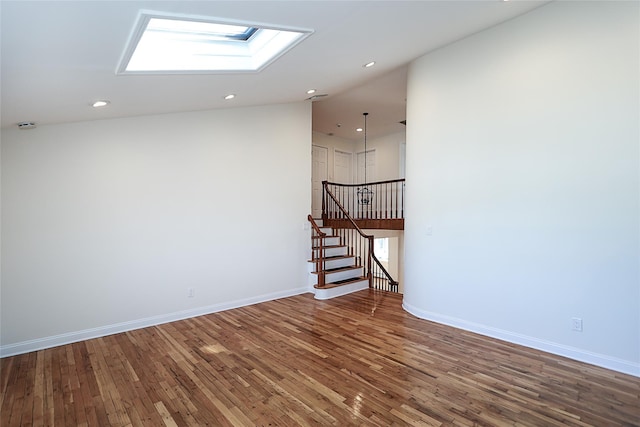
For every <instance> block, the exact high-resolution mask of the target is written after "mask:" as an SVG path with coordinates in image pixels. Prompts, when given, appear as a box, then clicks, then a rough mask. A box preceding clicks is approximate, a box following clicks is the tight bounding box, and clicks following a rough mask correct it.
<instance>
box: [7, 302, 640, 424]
mask: <svg viewBox="0 0 640 427" xmlns="http://www.w3.org/2000/svg"><path fill="white" fill-rule="evenodd" d="M401 304H402V296H401V295H398V294H390V293H386V292H382V291H370V290H365V291H362V292H358V293H355V294H351V295H347V296H344V297H341V298H338V299H334V300H329V301H317V300H315V299H313V297H312V296H311V295H309V294H307V295H299V296H294V297H290V298H283V299H279V300H275V301H270V302H265V303H261V304H256V305H253V306H248V307H242V308H238V309H234V310H228V311H225V312H221V313H215V314H211V315H207V316H200V317H197V318H193V319H186V320H183V321H179V322H174V323H169V324H163V325H158V326H155V327H150V328H145V329H140V330H135V331H130V332H127V333H123V334H116V335H111V336H107V337H104V338H99V339H93V340H88V341H85V342H81V343H75V344H70V345H68V346H61V347H56V348H52V349H47V350H41V351H38V352H34V353H29V354H24V355H20V356H13V357H8V358H5V359H2V360H0V425H1V426H3V427H4V426H32V425H33V426H87V427H93V426H99V427H103V426H129V425H131V426H153V427H157V426H163V425H166V426H206V425H209V426H325V425H334V426H347V425H348V426H395V425H397V426H401V425H421V426H464V427H470V426H477V425H483V426H487V425H491V426H506V425H514V426H536V427H537V426H574V427H585V426H598V427H600V426H606V427H609V426H640V379H639V378H636V377H632V376H628V375H624V374H620V373H617V372H612V371H609V370H606V369H602V368H598V367H595V366H591V365H587V364H583V363H579V362H576V361H572V360H569V359H565V358H562V357H558V356H554V355H550V354H547V353H543V352H540V351H536V350H532V349H529V348H524V347H520V346H517V345H514V344H510V343H506V342H503V341H498V340H494V339H491V338H487V337H483V336H480V335H476V334H473V333H470V332H466V331H461V330H457V329H454V328H450V327H447V326H443V325H439V324H436V323H432V322H427V321H424V320H421V319H417V318H415V317H413V316H411V315H410V314H408V313H406V312H405V311H403V310H402V308H401Z"/></svg>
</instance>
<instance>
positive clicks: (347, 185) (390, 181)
mask: <svg viewBox="0 0 640 427" xmlns="http://www.w3.org/2000/svg"><path fill="white" fill-rule="evenodd" d="M394 182H406V180H405V179H404V178H400V179H389V180H386V181H375V182H364V183H362V184H342V183H339V182H330V181H322V185H324V184H325V183H327V185H337V186H339V187H366V186H367V185H380V184H392V183H394Z"/></svg>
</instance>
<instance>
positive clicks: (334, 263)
mask: <svg viewBox="0 0 640 427" xmlns="http://www.w3.org/2000/svg"><path fill="white" fill-rule="evenodd" d="M352 265H356V258H355V257H349V258H338V259H325V261H324V268H325V269H327V270H331V269H332V268H340V267H351V266H352ZM309 266H310V267H311V268H310V269H309V270H308V271H309V272H311V273H312V272H314V271H316V263H315V262H313V261H309Z"/></svg>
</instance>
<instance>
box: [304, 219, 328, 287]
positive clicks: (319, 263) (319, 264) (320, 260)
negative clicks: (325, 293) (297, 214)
mask: <svg viewBox="0 0 640 427" xmlns="http://www.w3.org/2000/svg"><path fill="white" fill-rule="evenodd" d="M307 219H308V220H309V222H310V223H311V227H312V228H313V231H314V232H315V233H316V235H317V236H318V240H319V241H320V246H318V256H317V257H316V254H315V248H313V247H312V248H311V259H312V260H313V261H315V264H316V273H318V287H324V285H325V271H324V266H325V263H324V237H325V236H326V235H327V233H325V232H324V231H322V230H320V227H318V224H317V223H316V221H315V220H314V219H313V217H312V216H311V215H309V216H307ZM312 246H313V245H312Z"/></svg>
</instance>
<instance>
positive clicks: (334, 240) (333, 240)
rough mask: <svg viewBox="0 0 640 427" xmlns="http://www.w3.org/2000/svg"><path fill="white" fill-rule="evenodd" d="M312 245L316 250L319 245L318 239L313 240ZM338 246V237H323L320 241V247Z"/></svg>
mask: <svg viewBox="0 0 640 427" xmlns="http://www.w3.org/2000/svg"><path fill="white" fill-rule="evenodd" d="M313 244H314V247H316V248H317V247H318V245H319V242H318V239H314V240H313ZM339 244H340V237H338V236H332V237H325V238H324V239H322V246H337V245H339Z"/></svg>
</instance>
